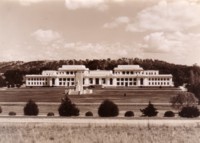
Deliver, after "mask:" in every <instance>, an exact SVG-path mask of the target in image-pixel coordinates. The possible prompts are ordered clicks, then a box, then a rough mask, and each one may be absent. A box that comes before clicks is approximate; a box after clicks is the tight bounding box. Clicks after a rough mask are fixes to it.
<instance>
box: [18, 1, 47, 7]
mask: <svg viewBox="0 0 200 143" xmlns="http://www.w3.org/2000/svg"><path fill="white" fill-rule="evenodd" d="M43 1H47V0H19V2H20V4H21V5H23V6H29V5H31V4H34V3H39V2H43Z"/></svg>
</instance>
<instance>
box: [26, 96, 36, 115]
mask: <svg viewBox="0 0 200 143" xmlns="http://www.w3.org/2000/svg"><path fill="white" fill-rule="evenodd" d="M38 113H39V109H38V106H37V104H36V103H35V102H34V101H33V100H29V101H28V102H27V104H26V105H25V107H24V115H29V116H37V115H38Z"/></svg>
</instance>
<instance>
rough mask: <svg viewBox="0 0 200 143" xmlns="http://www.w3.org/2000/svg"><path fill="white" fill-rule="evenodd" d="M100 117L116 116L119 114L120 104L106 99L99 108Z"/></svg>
mask: <svg viewBox="0 0 200 143" xmlns="http://www.w3.org/2000/svg"><path fill="white" fill-rule="evenodd" d="M98 114H99V116H100V117H115V116H118V114H119V109H118V106H117V105H116V104H115V103H114V102H112V101H111V100H104V101H103V102H102V103H101V105H100V106H99V109H98Z"/></svg>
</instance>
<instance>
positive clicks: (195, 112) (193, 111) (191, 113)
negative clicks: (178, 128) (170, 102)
mask: <svg viewBox="0 0 200 143" xmlns="http://www.w3.org/2000/svg"><path fill="white" fill-rule="evenodd" d="M178 114H179V116H180V117H187V118H194V117H198V116H199V109H198V108H197V107H196V106H186V107H183V108H182V110H181V111H180V112H179V113H178Z"/></svg>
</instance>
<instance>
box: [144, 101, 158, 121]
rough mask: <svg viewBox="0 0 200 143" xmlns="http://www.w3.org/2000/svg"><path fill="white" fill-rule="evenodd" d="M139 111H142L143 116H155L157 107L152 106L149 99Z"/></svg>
mask: <svg viewBox="0 0 200 143" xmlns="http://www.w3.org/2000/svg"><path fill="white" fill-rule="evenodd" d="M140 111H141V112H142V113H143V116H148V117H153V116H157V114H158V111H157V109H156V108H155V107H154V105H153V104H151V102H150V101H149V104H148V106H147V107H146V108H144V109H140Z"/></svg>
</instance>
